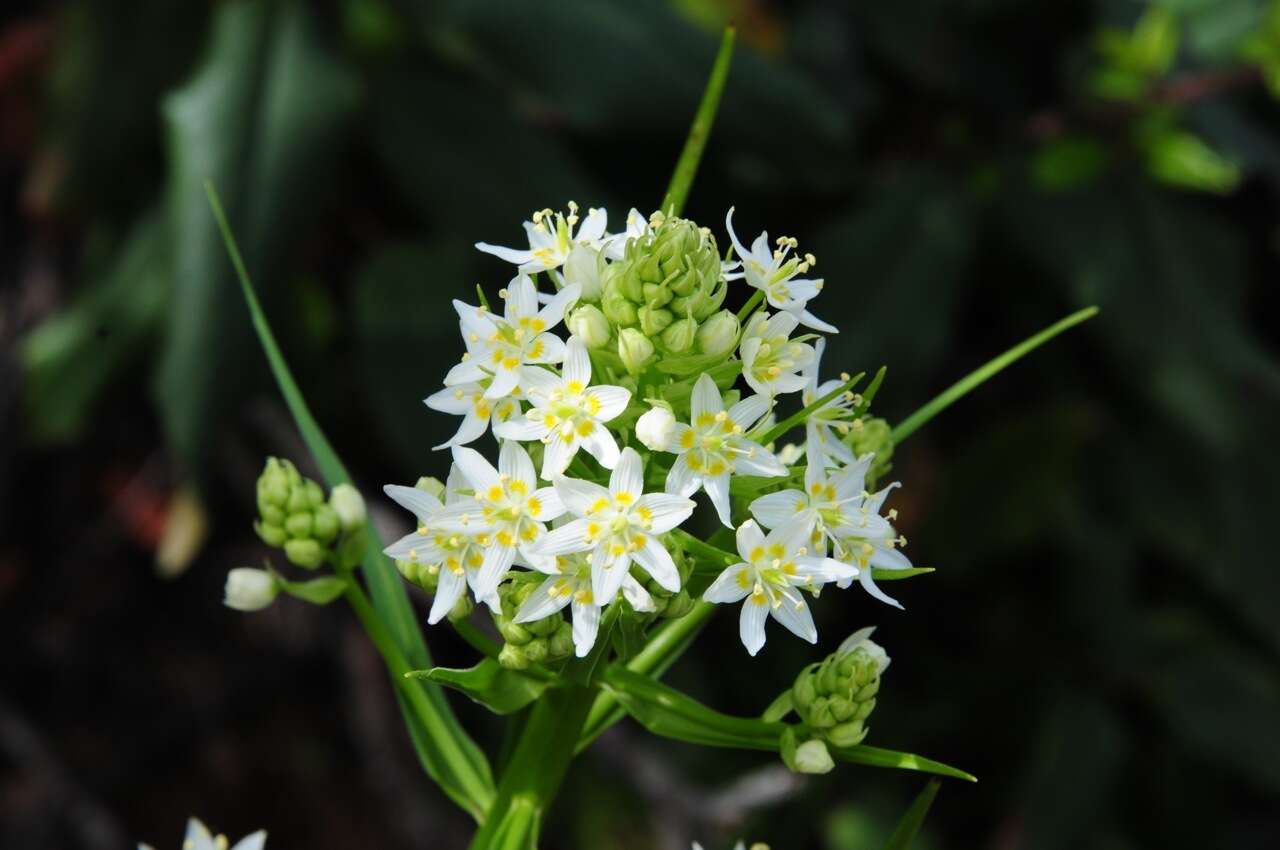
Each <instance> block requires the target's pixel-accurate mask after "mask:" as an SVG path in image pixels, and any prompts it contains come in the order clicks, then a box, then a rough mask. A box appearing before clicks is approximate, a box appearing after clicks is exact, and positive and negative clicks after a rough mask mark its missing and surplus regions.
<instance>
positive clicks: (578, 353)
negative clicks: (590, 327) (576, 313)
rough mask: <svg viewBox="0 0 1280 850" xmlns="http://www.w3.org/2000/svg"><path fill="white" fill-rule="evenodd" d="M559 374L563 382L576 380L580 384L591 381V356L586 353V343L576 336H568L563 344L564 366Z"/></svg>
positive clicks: (584, 384)
mask: <svg viewBox="0 0 1280 850" xmlns="http://www.w3.org/2000/svg"><path fill="white" fill-rule="evenodd" d="M561 374H562V375H563V376H564V381H565V383H568V382H569V381H577V382H578V383H580V384H582V386H584V387H585V386H587V384H589V383H591V357H590V356H589V355H588V354H587V345H586V343H584V342H583V341H582V340H581V339H579V338H578V337H576V336H571V337H569V341H568V342H567V343H566V344H565V355H564V368H563V371H562V372H561Z"/></svg>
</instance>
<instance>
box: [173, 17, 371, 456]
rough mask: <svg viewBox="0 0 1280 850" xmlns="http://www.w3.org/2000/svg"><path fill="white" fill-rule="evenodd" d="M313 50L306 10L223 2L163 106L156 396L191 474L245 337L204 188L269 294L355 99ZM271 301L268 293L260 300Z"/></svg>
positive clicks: (236, 371)
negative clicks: (220, 195)
mask: <svg viewBox="0 0 1280 850" xmlns="http://www.w3.org/2000/svg"><path fill="white" fill-rule="evenodd" d="M359 92H360V90H359V86H358V84H357V81H356V79H355V78H354V76H353V75H352V74H351V73H350V72H349V71H348V70H347V69H346V68H345V67H343V66H342V65H340V64H338V63H337V62H336V61H335V60H334V59H333V58H331V57H330V56H329V55H328V54H327V53H326V51H325V50H324V49H323V47H322V46H321V44H320V43H319V38H318V36H317V34H316V32H315V28H314V26H313V22H312V20H311V18H310V16H309V12H308V4H304V3H300V2H292V3H282V4H277V3H223V4H219V7H218V13H217V15H216V18H215V22H214V28H213V34H212V41H211V43H210V47H209V51H208V54H207V55H206V56H205V58H204V60H203V62H202V63H201V66H200V70H199V71H198V73H197V74H196V75H195V76H194V77H193V78H192V79H191V81H190V82H189V83H187V84H186V85H185V86H184V87H183V88H181V89H179V90H177V91H175V92H174V93H172V94H170V95H169V96H168V97H166V98H165V100H164V103H163V115H164V121H165V125H166V138H167V146H168V155H169V183H168V189H167V194H168V197H167V204H168V217H169V221H168V224H169V227H170V229H171V245H172V251H173V264H174V265H173V269H172V271H171V277H170V280H171V281H172V284H171V285H172V301H171V304H170V315H169V328H168V337H167V340H166V343H165V347H164V350H163V352H162V355H161V359H160V366H159V374H158V376H157V385H156V388H155V389H156V399H157V403H158V405H159V407H160V410H161V414H162V422H163V425H164V429H165V433H166V436H167V438H168V439H169V442H170V444H171V445H172V446H173V447H174V449H175V451H176V452H177V454H178V456H179V458H180V460H181V462H182V465H183V467H184V468H185V470H186V472H187V473H188V474H190V475H194V476H196V477H197V479H199V478H200V477H201V476H202V474H203V473H204V472H205V470H206V469H207V467H208V459H209V456H210V452H211V450H212V448H213V446H215V445H216V443H217V441H216V439H214V437H215V435H217V434H218V433H220V431H219V424H220V422H221V420H222V416H223V414H224V412H225V411H227V410H233V409H235V405H234V404H232V403H231V402H233V401H234V400H235V399H236V398H237V397H238V394H239V393H240V392H242V388H243V385H244V374H245V372H246V369H245V367H246V366H247V365H248V364H249V363H250V362H251V361H250V359H249V358H250V353H251V351H252V342H251V339H252V338H251V336H250V334H249V329H248V328H247V327H245V324H244V318H243V313H241V311H240V307H239V305H238V304H237V303H236V301H235V299H232V298H227V297H226V296H227V291H228V285H229V284H230V279H229V275H228V269H227V266H226V259H225V257H224V255H223V248H222V244H221V239H220V237H219V235H218V229H217V227H216V226H215V225H214V222H213V221H212V220H211V219H210V218H209V213H208V208H207V207H206V204H205V199H204V187H203V184H204V181H205V180H206V179H212V180H213V181H214V182H215V183H216V184H217V185H218V186H219V187H220V189H221V190H222V191H223V192H224V193H225V197H226V202H227V207H226V208H227V213H228V216H229V217H230V219H231V220H233V221H235V222H236V223H237V226H238V227H239V229H240V231H241V235H242V236H243V238H244V247H245V252H244V258H245V262H246V264H247V265H248V267H249V268H250V269H251V270H252V271H253V273H254V275H255V276H256V277H257V278H258V279H259V280H262V281H265V282H267V283H268V284H269V285H270V286H271V287H272V288H275V287H277V286H278V285H279V284H280V283H281V282H282V279H283V278H284V277H285V275H286V273H287V269H288V263H290V262H291V260H292V256H293V248H294V240H295V238H296V236H297V234H298V233H300V232H302V231H303V230H304V229H305V228H306V226H308V225H309V223H310V221H311V220H313V219H314V216H315V215H316V214H317V212H318V211H319V210H321V209H322V208H323V204H322V203H321V200H322V199H323V197H324V195H323V193H324V192H326V191H327V186H328V185H329V184H330V181H329V180H328V179H326V178H327V177H328V175H329V174H330V171H331V169H330V163H331V160H332V158H333V157H334V155H335V153H336V152H337V150H338V146H339V143H340V141H341V138H342V136H343V131H344V129H345V127H346V125H347V123H348V120H349V119H350V118H351V117H352V116H353V115H354V111H355V109H356V106H357V104H358V100H359ZM265 295H267V296H268V297H269V296H270V295H271V293H270V292H268V293H265Z"/></svg>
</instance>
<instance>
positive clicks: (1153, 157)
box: [1139, 127, 1240, 194]
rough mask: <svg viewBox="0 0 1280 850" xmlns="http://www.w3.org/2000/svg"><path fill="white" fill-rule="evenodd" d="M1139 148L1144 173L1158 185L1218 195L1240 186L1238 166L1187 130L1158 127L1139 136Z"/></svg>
mask: <svg viewBox="0 0 1280 850" xmlns="http://www.w3.org/2000/svg"><path fill="white" fill-rule="evenodd" d="M1139 144H1140V145H1141V146H1142V148H1143V150H1144V151H1145V153H1146V166H1147V173H1148V174H1150V175H1151V176H1152V177H1154V178H1155V179H1156V180H1159V181H1160V182H1161V183H1168V184H1169V185H1171V186H1179V187H1181V188H1184V189H1198V190H1200V191H1204V192H1217V193H1219V194H1221V193H1226V192H1230V191H1232V190H1234V189H1235V188H1236V186H1238V185H1239V184H1240V166H1239V165H1237V164H1236V163H1234V162H1232V161H1231V160H1229V159H1227V158H1226V157H1224V156H1223V155H1222V154H1220V153H1218V152H1217V151H1215V150H1214V149H1213V148H1211V147H1209V146H1208V145H1207V144H1205V143H1204V141H1203V140H1202V139H1201V138H1200V137H1199V136H1197V135H1196V134H1194V133H1191V132H1189V131H1187V130H1182V129H1178V128H1176V127H1162V128H1159V129H1156V130H1154V131H1152V132H1146V133H1140V135H1139Z"/></svg>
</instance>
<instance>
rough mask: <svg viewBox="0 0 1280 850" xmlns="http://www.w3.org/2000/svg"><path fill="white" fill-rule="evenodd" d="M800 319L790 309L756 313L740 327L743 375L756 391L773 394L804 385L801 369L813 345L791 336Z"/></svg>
mask: <svg viewBox="0 0 1280 850" xmlns="http://www.w3.org/2000/svg"><path fill="white" fill-rule="evenodd" d="M797 324H799V320H798V319H796V317H795V316H793V315H792V314H791V313H786V312H783V313H774V314H773V315H772V316H769V315H766V314H765V311H763V310H761V311H759V312H757V313H755V314H754V315H753V316H752V317H751V318H750V319H749V320H747V326H746V327H745V328H743V330H742V342H740V343H739V344H738V353H739V355H741V357H742V377H743V379H744V380H745V381H746V382H747V384H748V385H749V386H750V387H751V389H753V390H755V391H756V392H758V393H761V394H763V395H767V396H770V397H773V396H775V395H778V394H779V393H794V392H799V391H800V390H802V389H804V386H805V378H804V376H803V375H801V374H800V372H801V370H803V369H804V368H805V367H807V366H808V365H809V364H810V363H812V362H813V360H814V357H815V356H816V355H815V354H814V351H813V346H811V345H809V344H808V343H805V342H796V341H794V340H792V339H791V338H790V337H791V332H792V331H793V330H795V329H796V325H797Z"/></svg>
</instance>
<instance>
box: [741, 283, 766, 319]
mask: <svg viewBox="0 0 1280 850" xmlns="http://www.w3.org/2000/svg"><path fill="white" fill-rule="evenodd" d="M763 300H764V290H763V289H757V290H756V291H755V292H753V293H751V297H750V298H748V299H747V303H746V304H743V305H742V309H741V310H739V311H738V324H739V325H745V324H746V323H747V317H748V316H750V315H751V311H753V310H755V309H756V307H758V306H759V305H760V302H761V301H763Z"/></svg>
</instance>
